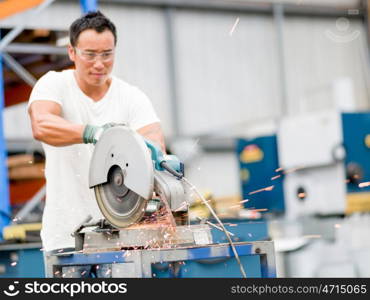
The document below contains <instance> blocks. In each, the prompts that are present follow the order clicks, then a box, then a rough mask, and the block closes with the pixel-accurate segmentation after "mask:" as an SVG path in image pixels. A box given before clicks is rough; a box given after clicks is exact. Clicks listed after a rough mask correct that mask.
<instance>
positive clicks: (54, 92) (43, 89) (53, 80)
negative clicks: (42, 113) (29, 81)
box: [28, 71, 63, 106]
mask: <svg viewBox="0 0 370 300" xmlns="http://www.w3.org/2000/svg"><path fill="white" fill-rule="evenodd" d="M62 82H63V80H62V78H61V74H60V72H55V71H50V72H48V73H46V74H45V75H44V76H42V77H41V78H40V79H39V80H38V81H37V82H36V84H35V86H34V87H33V89H32V92H31V96H30V99H29V100H28V106H30V105H31V103H32V102H34V101H36V100H48V101H54V102H56V103H58V104H60V105H61V106H63V103H62V95H61V90H62V87H61V84H62Z"/></svg>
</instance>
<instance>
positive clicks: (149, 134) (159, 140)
mask: <svg viewBox="0 0 370 300" xmlns="http://www.w3.org/2000/svg"><path fill="white" fill-rule="evenodd" d="M137 132H138V133H139V134H141V135H142V136H143V137H144V138H146V139H148V140H150V141H151V142H154V143H155V144H156V145H157V146H159V147H160V148H161V150H162V151H163V153H166V145H165V142H164V135H163V131H162V128H161V125H160V123H158V122H157V123H152V124H149V125H146V126H144V127H141V128H140V129H138V130H137Z"/></svg>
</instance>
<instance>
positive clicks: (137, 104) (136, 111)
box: [128, 87, 160, 130]
mask: <svg viewBox="0 0 370 300" xmlns="http://www.w3.org/2000/svg"><path fill="white" fill-rule="evenodd" d="M130 100H131V104H130V110H129V122H128V123H129V126H130V127H131V128H132V129H134V130H137V129H140V128H142V127H144V126H146V125H149V124H152V123H156V122H160V120H159V118H158V116H157V114H156V113H155V111H154V108H153V105H152V103H151V102H150V100H149V98H148V97H147V96H146V95H145V94H144V93H143V92H142V91H140V90H139V89H138V88H136V87H133V88H132V91H131V99H130Z"/></svg>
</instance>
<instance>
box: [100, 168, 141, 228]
mask: <svg viewBox="0 0 370 300" xmlns="http://www.w3.org/2000/svg"><path fill="white" fill-rule="evenodd" d="M124 178H125V177H124V172H123V171H122V169H121V168H120V167H119V166H113V167H112V168H111V169H110V171H109V173H108V181H107V182H106V183H104V184H99V185H97V186H95V187H94V191H95V196H96V200H97V202H98V205H99V208H100V210H101V212H102V214H103V215H104V217H105V218H106V219H107V221H108V222H109V223H110V224H112V225H113V226H115V227H117V228H124V227H127V226H129V225H132V224H134V223H137V222H138V221H140V220H141V218H142V217H143V215H144V213H145V207H146V204H147V201H146V200H145V199H144V198H142V197H140V196H139V195H138V194H136V193H135V192H133V191H132V190H130V189H128V188H127V187H126V186H125V183H124V181H125V180H124Z"/></svg>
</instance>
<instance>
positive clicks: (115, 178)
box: [89, 125, 154, 228]
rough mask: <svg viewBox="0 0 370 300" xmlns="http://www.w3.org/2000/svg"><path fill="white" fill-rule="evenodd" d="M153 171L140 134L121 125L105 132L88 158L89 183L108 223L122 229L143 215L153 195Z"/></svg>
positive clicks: (147, 150) (148, 153)
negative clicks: (89, 160)
mask: <svg viewBox="0 0 370 300" xmlns="http://www.w3.org/2000/svg"><path fill="white" fill-rule="evenodd" d="M153 172H154V169H153V163H152V161H151V156H150V151H149V149H148V147H147V146H146V144H145V142H144V140H143V138H142V137H141V136H140V135H139V134H137V133H136V132H135V131H133V130H131V129H130V128H128V127H127V126H123V125H119V126H114V127H111V128H108V129H107V130H105V131H104V133H103V134H102V136H101V137H100V139H99V141H98V142H97V143H96V145H95V149H94V153H93V156H92V159H91V164H90V172H89V186H90V188H94V191H95V197H96V200H97V202H98V205H99V208H100V210H101V212H102V214H103V215H104V217H105V218H106V219H107V220H108V222H109V223H111V224H112V225H113V226H115V227H118V228H123V227H127V226H129V225H131V224H134V223H136V222H138V221H139V220H140V219H141V218H142V217H143V215H144V213H145V208H146V204H147V201H148V200H149V199H151V197H152V195H153V190H154V173H153Z"/></svg>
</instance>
